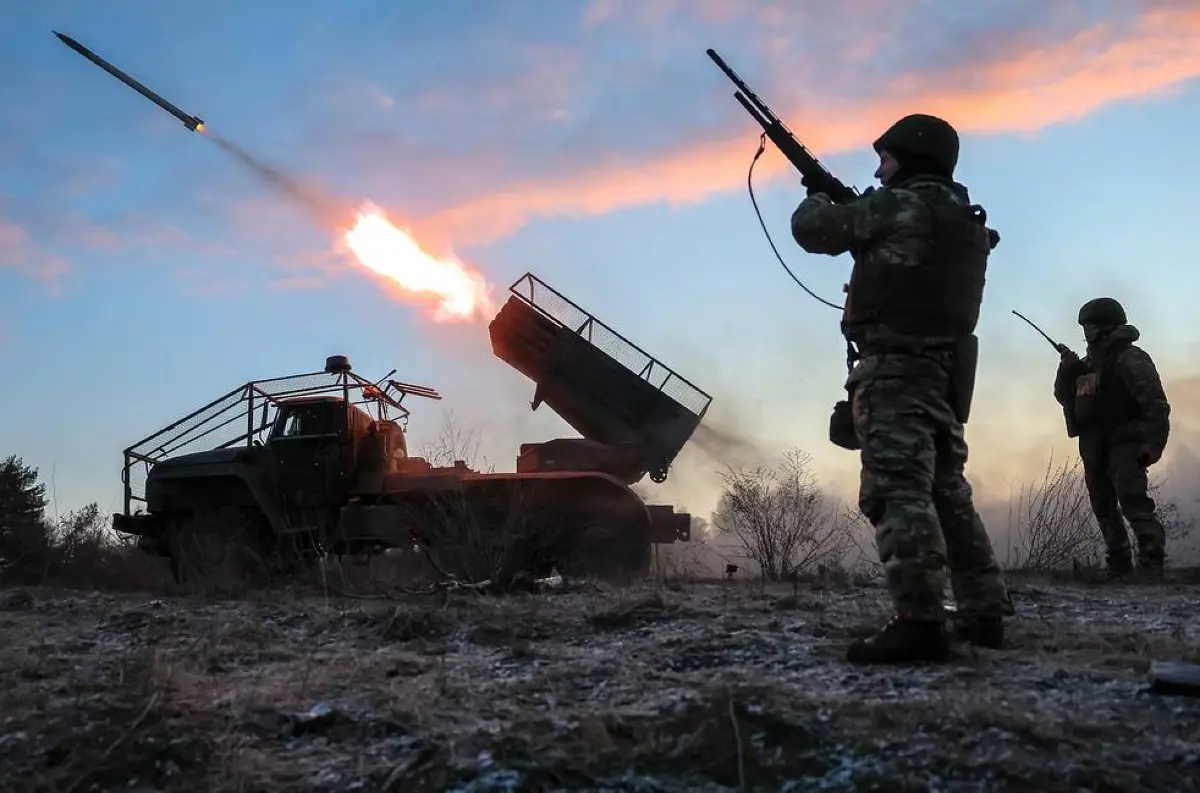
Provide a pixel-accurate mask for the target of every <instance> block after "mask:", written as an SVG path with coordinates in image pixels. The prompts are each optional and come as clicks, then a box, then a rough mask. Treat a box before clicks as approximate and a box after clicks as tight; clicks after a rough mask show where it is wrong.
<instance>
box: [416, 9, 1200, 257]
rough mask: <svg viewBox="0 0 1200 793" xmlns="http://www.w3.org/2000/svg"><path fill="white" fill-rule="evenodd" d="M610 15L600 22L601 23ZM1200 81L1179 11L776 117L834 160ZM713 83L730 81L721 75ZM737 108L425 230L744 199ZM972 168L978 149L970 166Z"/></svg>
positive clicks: (1047, 118)
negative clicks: (881, 145) (877, 143)
mask: <svg viewBox="0 0 1200 793" xmlns="http://www.w3.org/2000/svg"><path fill="white" fill-rule="evenodd" d="M609 12H610V13H611V9H609ZM602 16H604V15H603V14H598V13H597V14H595V15H594V16H593V18H592V19H593V22H595V21H596V18H597V17H602ZM1197 75H1200V9H1197V8H1195V7H1188V6H1184V5H1179V6H1177V7H1159V8H1156V9H1154V10H1150V11H1146V12H1144V13H1142V14H1141V15H1140V16H1139V17H1138V18H1137V20H1136V23H1135V24H1134V25H1133V26H1132V28H1131V29H1130V30H1129V31H1128V32H1123V33H1122V34H1120V35H1118V34H1117V33H1114V32H1113V30H1112V29H1111V28H1110V26H1109V25H1108V24H1106V23H1100V24H1097V25H1095V26H1093V27H1091V28H1088V29H1086V30H1084V31H1082V32H1080V33H1078V34H1076V35H1074V36H1072V37H1070V38H1068V39H1066V40H1064V41H1060V42H1057V43H1054V44H1050V45H1036V44H1028V45H1027V46H1026V47H1025V49H1023V50H1021V51H1019V52H1016V53H1011V52H1010V53H1008V54H1006V55H1005V56H1004V57H1003V59H997V60H993V61H990V62H984V63H978V62H973V63H970V64H967V65H964V66H963V67H962V68H961V69H959V70H957V71H949V72H944V73H938V74H936V75H935V76H930V74H928V73H909V74H901V75H899V76H897V77H894V78H892V79H890V80H888V81H886V83H885V84H884V85H883V90H882V91H881V92H880V93H879V95H878V96H877V97H876V98H873V99H865V100H859V101H849V102H846V101H839V100H836V99H824V100H822V99H820V98H817V99H815V100H813V102H812V104H816V105H818V106H819V107H821V108H822V109H821V111H820V112H819V115H817V114H814V113H811V112H808V111H806V110H805V109H803V108H796V107H792V108H787V107H779V108H776V110H777V112H779V113H780V115H781V117H783V118H784V119H785V121H788V122H790V126H791V127H792V129H793V130H794V131H795V132H796V133H797V136H798V137H800V138H801V139H802V140H803V141H804V143H805V144H806V145H807V146H809V148H810V149H812V150H813V151H814V152H816V153H817V154H818V156H822V155H824V156H827V155H829V154H833V153H837V152H842V151H847V150H851V149H855V148H858V147H862V146H865V145H867V144H868V143H869V141H870V140H871V139H872V138H873V137H874V136H875V135H877V134H878V133H879V132H880V131H881V130H882V129H883V128H885V127H886V126H887V125H888V124H890V123H891V122H892V121H894V120H895V119H896V118H898V117H899V116H901V115H904V114H905V113H909V112H914V111H918V110H919V111H923V112H931V113H938V114H941V115H944V116H945V117H946V118H948V119H949V120H951V121H952V122H953V123H955V124H956V125H957V126H958V127H959V128H960V130H961V131H963V132H966V133H972V132H974V133H992V134H995V133H1013V132H1033V131H1036V130H1039V129H1042V128H1044V127H1046V126H1049V125H1051V124H1055V123H1062V122H1069V121H1075V120H1078V119H1080V118H1082V117H1084V116H1085V115H1087V114H1088V113H1090V112H1093V111H1095V110H1097V109H1099V108H1101V107H1104V106H1106V105H1109V104H1112V103H1113V102H1118V101H1122V100H1128V99H1131V98H1135V97H1143V96H1148V95H1153V94H1158V93H1161V92H1164V91H1167V90H1170V89H1173V88H1176V87H1178V86H1179V85H1180V84H1181V83H1182V82H1184V81H1186V80H1189V79H1192V78H1194V77H1196V76H1197ZM714 80H724V78H723V77H722V76H721V75H720V74H719V73H718V74H716V75H715V76H714ZM764 93H765V89H764ZM768 96H769V95H768ZM728 101H729V105H730V110H729V112H730V114H731V115H737V116H738V117H739V121H740V123H741V124H742V127H741V131H739V132H738V133H737V134H736V135H730V136H726V137H722V138H717V139H711V140H708V141H703V142H698V143H694V144H691V145H688V146H686V147H684V148H681V149H677V150H675V151H674V152H671V153H669V154H666V155H665V156H659V157H657V158H656V159H653V160H651V161H638V160H637V159H636V158H634V157H618V156H615V155H610V156H609V157H608V158H607V161H602V162H598V163H596V162H593V164H591V165H590V166H589V167H587V168H584V169H580V170H576V171H574V172H572V173H569V174H567V175H565V176H561V177H557V178H555V177H551V178H548V179H529V180H518V181H514V182H510V183H509V184H507V185H505V186H504V187H503V188H502V189H499V190H495V191H493V192H491V193H489V194H485V195H481V196H478V197H475V198H472V199H469V200H466V201H464V202H461V203H459V204H458V205H456V206H452V207H450V208H448V209H446V210H443V211H440V212H437V213H435V214H433V215H431V216H430V217H428V218H426V219H425V220H424V221H423V222H422V225H423V226H428V227H430V228H436V229H437V230H438V231H439V233H440V234H444V235H445V236H446V237H448V238H450V239H453V240H455V242H456V243H458V244H471V243H474V244H478V243H485V242H489V241H492V240H495V239H498V238H500V237H503V236H505V235H507V234H510V233H512V232H513V231H515V230H517V229H519V228H520V227H522V226H523V225H524V224H526V223H528V222H529V221H531V220H534V219H537V218H548V217H572V216H584V215H594V214H601V213H605V212H609V211H612V210H615V209H618V208H621V207H626V206H635V205H641V204H649V203H654V202H659V201H665V202H668V203H671V204H686V203H691V202H696V201H699V200H702V199H704V198H707V197H709V196H711V195H713V194H715V193H718V192H721V191H725V190H730V189H736V188H738V187H740V186H741V185H742V184H743V183H744V181H745V178H746V168H747V166H748V164H749V158H750V155H751V153H752V151H753V145H754V140H755V135H756V134H757V132H758V128H757V127H756V126H754V125H753V122H752V121H751V120H750V119H749V118H747V117H745V116H744V115H743V114H742V111H741V110H740V108H738V107H737V105H735V104H734V102H733V100H732V98H730V99H728ZM810 106H811V105H810ZM602 159H603V158H602ZM969 159H970V152H969V151H968V152H966V156H965V157H964V160H965V161H969ZM789 167H790V166H789V165H788V164H787V162H786V161H785V160H784V159H783V158H782V157H780V156H778V155H777V154H776V153H775V151H774V149H773V147H771V148H769V149H768V154H767V155H766V156H764V158H763V160H762V161H760V164H759V168H758V174H759V175H761V176H762V177H778V176H780V175H782V174H783V173H784V172H785V171H786V170H787V169H788V168H789Z"/></svg>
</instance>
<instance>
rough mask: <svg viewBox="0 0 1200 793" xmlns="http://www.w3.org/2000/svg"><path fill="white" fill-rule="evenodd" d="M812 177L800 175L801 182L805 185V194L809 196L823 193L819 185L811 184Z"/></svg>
mask: <svg viewBox="0 0 1200 793" xmlns="http://www.w3.org/2000/svg"><path fill="white" fill-rule="evenodd" d="M810 181H811V180H810V179H809V178H808V177H807V176H801V177H800V184H801V185H802V186H803V187H804V194H805V195H806V196H808V197H809V198H812V197H813V196H815V195H819V194H820V193H821V188H820V186H818V185H815V184H810Z"/></svg>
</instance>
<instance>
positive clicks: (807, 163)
mask: <svg viewBox="0 0 1200 793" xmlns="http://www.w3.org/2000/svg"><path fill="white" fill-rule="evenodd" d="M705 53H706V54H707V55H708V57H710V58H712V60H713V62H714V63H716V64H717V66H718V67H719V68H720V69H721V71H723V72H725V76H726V77H728V78H729V79H730V80H731V81H733V84H734V85H736V86H737V88H738V90H737V91H736V92H735V93H734V95H733V98H734V99H736V100H737V101H738V102H740V103H741V105H742V107H744V108H746V112H747V113H749V114H750V117H751V118H753V119H754V120H755V121H757V122H758V123H759V124H760V125H761V126H762V128H763V134H764V135H765V136H766V137H768V138H770V139H771V142H772V143H774V144H775V146H776V148H778V149H779V151H780V152H781V153H782V154H783V156H784V157H787V158H788V161H789V162H791V164H792V165H793V166H795V168H796V170H797V171H799V172H800V175H801V176H803V177H804V181H805V186H806V187H808V188H809V189H811V190H814V191H818V192H821V193H825V194H826V195H827V196H829V197H830V198H831V199H832V200H833V202H834V203H835V204H848V203H850V202H851V201H854V200H855V199H856V198H858V197H859V195H858V191H857V190H855V189H854V188H853V187H848V186H846V185H845V184H843V183H842V181H841V180H840V179H838V178H837V177H836V176H834V175H833V174H831V173H830V172H829V171H828V170H827V169H826V168H825V166H823V165H821V163H820V162H819V161H818V160H817V158H816V157H814V156H812V154H811V153H810V152H809V150H808V149H806V148H804V144H802V143H801V142H800V141H798V140H796V136H795V135H793V134H792V132H791V130H789V129H788V128H787V127H785V126H784V124H783V122H782V121H780V120H779V117H778V116H776V115H775V114H774V113H772V112H771V108H769V107H767V104H766V103H765V102H763V101H762V100H761V99H759V98H758V95H757V94H755V93H754V92H753V91H751V90H750V86H748V85H746V83H745V82H744V81H743V80H742V78H741V77H738V75H737V72H735V71H734V70H733V69H731V68H729V64H727V63H725V60H724V59H723V58H722V57H721V56H720V55H718V54H717V51H716V50H714V49H711V48H709V49H707V50H705Z"/></svg>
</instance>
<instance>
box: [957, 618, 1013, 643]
mask: <svg viewBox="0 0 1200 793" xmlns="http://www.w3.org/2000/svg"><path fill="white" fill-rule="evenodd" d="M954 632H955V635H957V636H958V638H959V639H960V640H962V641H964V642H967V643H968V644H973V645H975V646H976V647H987V648H990V649H992V650H999V649H1000V648H1001V647H1002V646H1003V645H1004V618H1003V617H997V616H995V615H992V614H987V615H982V616H979V617H972V618H970V619H966V620H962V621H960V622H959V623H958V624H957V625H956V626H955V631H954Z"/></svg>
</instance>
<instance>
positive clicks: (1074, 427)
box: [1063, 404, 1079, 438]
mask: <svg viewBox="0 0 1200 793" xmlns="http://www.w3.org/2000/svg"><path fill="white" fill-rule="evenodd" d="M1063 422H1064V423H1065V424H1066V425H1067V437H1068V438H1078V437H1079V424H1078V422H1076V421H1075V408H1074V407H1073V406H1072V405H1070V404H1067V405H1064V406H1063Z"/></svg>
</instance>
